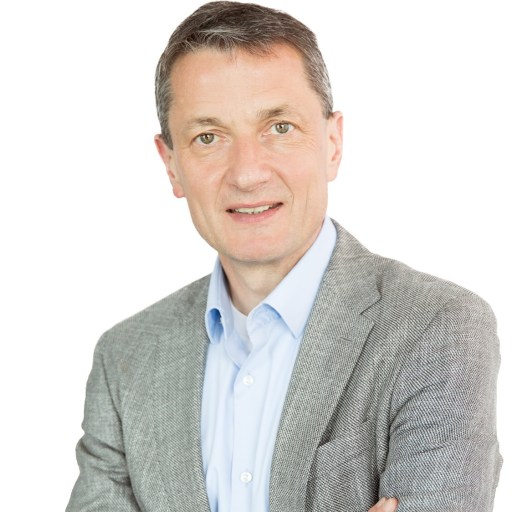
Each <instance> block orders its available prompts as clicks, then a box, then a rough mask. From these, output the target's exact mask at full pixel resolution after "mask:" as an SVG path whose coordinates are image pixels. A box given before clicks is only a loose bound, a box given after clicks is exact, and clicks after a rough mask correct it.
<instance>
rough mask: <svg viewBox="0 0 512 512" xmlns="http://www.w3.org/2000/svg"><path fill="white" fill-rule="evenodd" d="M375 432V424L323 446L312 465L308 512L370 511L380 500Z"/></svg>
mask: <svg viewBox="0 0 512 512" xmlns="http://www.w3.org/2000/svg"><path fill="white" fill-rule="evenodd" d="M378 489H379V481H378V475H377V465H376V460H375V431H374V428H373V425H372V424H371V422H365V423H363V424H362V425H361V426H360V428H359V429H358V430H356V431H350V432H344V433H340V434H339V435H337V436H336V437H335V438H333V439H331V440H329V441H328V442H326V443H325V444H323V445H320V446H319V447H318V448H317V450H316V454H315V458H314V459H313V464H312V466H311V472H310V477H309V481H308V487H307V491H306V510H309V511H312V512H313V511H314V512H334V511H336V512H337V511H350V512H359V511H361V512H363V511H364V512H366V511H367V510H368V509H369V508H371V507H372V506H373V505H375V503H376V502H377V501H378Z"/></svg>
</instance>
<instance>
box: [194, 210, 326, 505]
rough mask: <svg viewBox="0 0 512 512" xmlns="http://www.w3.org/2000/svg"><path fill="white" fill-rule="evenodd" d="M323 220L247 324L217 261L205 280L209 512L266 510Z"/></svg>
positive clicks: (319, 257)
mask: <svg viewBox="0 0 512 512" xmlns="http://www.w3.org/2000/svg"><path fill="white" fill-rule="evenodd" d="M335 243H336V229H335V228H334V225H333V223H332V221H331V220H330V219H328V218H326V219H325V221H324V223H323V226H322V229H321V231H320V233H319V235H318V237H317V239H316V240H315V242H314V244H313V245H312V246H311V247H310V248H309V250H308V251H307V252H306V254H305V255H304V256H303V257H302V258H301V259H300V260H299V262H298V263H297V264H296V265H295V267H294V268H293V269H292V270H291V271H290V272H289V273H288V274H287V275H286V277H285V278H284V279H283V280H282V281H281V283H279V285H278V286H277V287H276V288H275V289H274V290H273V291H272V292H271V293H270V295H268V297H267V298H266V299H265V300H263V301H262V302H261V303H260V304H258V305H257V306H256V307H255V308H254V309H253V310H252V311H251V312H250V313H249V315H248V316H247V317H245V316H244V315H242V314H241V313H240V312H238V311H236V310H235V309H234V307H233V305H232V303H231V300H230V297H229V293H228V290H227V288H226V282H225V276H224V272H223V270H222V266H221V265H220V262H219V261H218V260H217V262H216V264H215V268H214V270H213V274H212V277H211V281H210V288H209V292H208V303H207V308H206V316H205V322H206V330H207V332H208V336H209V339H210V345H209V347H208V356H207V362H206V370H205V379H204V389H203V401H202V417H201V443H202V456H203V466H204V472H205V479H206V489H207V493H208V499H209V501H210V508H211V510H212V512H242V511H243V512H265V511H268V510H269V480H270V465H271V462H272V453H273V451H274V443H275V439H276V434H277V428H278V425H279V420H280V418H281V411H282V408H283V403H284V399H285V396H286V392H287V389H288V383H289V381H290V376H291V373H292V370H293V366H294V363H295V358H296V355H297V352H298V350H299V346H300V342H301V340H302V336H303V333H304V328H305V326H306V322H307V319H308V317H309V314H310V312H311V308H312V306H313V302H314V300H315V297H316V294H317V291H318V287H319V285H320V282H321V280H322V277H323V274H324V272H325V269H326V268H327V265H328V263H329V259H330V257H331V254H332V251H333V249H334V245H335Z"/></svg>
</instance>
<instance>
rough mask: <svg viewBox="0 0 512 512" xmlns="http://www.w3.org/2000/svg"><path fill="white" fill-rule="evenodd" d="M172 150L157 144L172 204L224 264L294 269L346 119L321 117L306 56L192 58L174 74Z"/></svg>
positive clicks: (313, 227)
mask: <svg viewBox="0 0 512 512" xmlns="http://www.w3.org/2000/svg"><path fill="white" fill-rule="evenodd" d="M171 85H172V93H173V103H172V106H171V110H170V114H169V119H170V121H169V127H170V132H171V136H172V141H173V149H172V150H170V149H168V148H167V147H166V146H165V144H164V143H163V141H162V140H161V139H160V138H158V137H157V147H158V150H159V152H160V155H161V157H162V159H163V160H164V162H165V164H166V167H167V172H168V174H169V177H170V180H171V183H172V186H173V191H174V194H175V196H176V197H185V198H186V199H187V201H188V206H189V208H190V213H191V216H192V220H193V222H194V224H195V226H196V228H197V230H198V231H199V233H200V234H201V236H202V237H203V238H204V239H205V240H206V241H207V242H208V243H209V244H210V245H211V246H212V247H213V248H215V249H216V250H217V251H218V253H219V256H220V259H221V261H222V263H223V265H230V264H235V263H242V262H243V263H247V264H254V263H255V264H277V265H278V266H285V267H286V266H287V267H288V270H289V269H290V268H291V267H292V266H293V265H294V264H295V263H296V262H297V261H298V259H299V258H300V257H301V256H302V255H303V254H304V253H305V252H306V251H307V249H308V248H309V247H310V245H311V244H312V243H313V241H314V240H315V238H316V236H317V234H318V232H319V230H320V228H321V225H322V221H323V218H324V216H325V212H326V208H327V183H328V182H329V181H331V180H333V179H334V178H335V177H336V173H337V169H338V165H339V162H340V158H341V123H342V119H341V114H339V113H336V114H334V115H333V116H331V117H330V118H329V119H325V117H324V116H323V115H322V105H321V103H320V99H319V97H318V95H317V94H316V93H315V92H314V91H313V90H312V89H311V86H310V85H309V83H308V81H307V79H306V76H305V73H304V67H303V64H302V59H301V57H300V55H299V54H298V53H297V52H296V51H295V50H294V49H292V48H290V47H288V46H285V45H278V46H275V47H274V49H273V53H272V54H270V55H268V56H264V57H261V56H254V55H250V54H248V53H246V52H240V51H238V52H236V53H235V54H234V55H230V54H229V53H224V52H219V51H215V50H209V49H205V50H201V51H198V52H196V53H190V54H187V55H185V56H184V57H182V58H181V59H180V60H178V62H176V64H175V66H174V68H173V70H172V73H171Z"/></svg>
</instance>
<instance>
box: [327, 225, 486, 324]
mask: <svg viewBox="0 0 512 512" xmlns="http://www.w3.org/2000/svg"><path fill="white" fill-rule="evenodd" d="M336 227H337V230H338V242H337V246H338V247H337V249H336V250H335V252H334V254H333V260H338V261H335V262H334V266H337V267H342V266H350V265H352V266H353V267H354V268H357V272H358V273H359V275H365V276H366V277H367V282H370V279H368V276H371V282H372V284H373V283H374V285H375V286H376V288H377V291H378V294H379V296H380V300H379V301H378V308H377V309H378V310H379V311H380V312H381V315H383V316H384V317H386V318H388V319H389V321H390V322H391V321H392V322H393V323H394V324H395V325H396V324H397V323H402V324H408V325H411V323H414V324H417V325H418V326H419V325H421V324H423V325H424V326H425V327H426V326H427V325H428V324H429V323H430V321H431V320H432V319H433V318H434V317H436V316H439V315H442V314H443V313H445V314H446V315H447V316H450V315H452V316H453V315H455V316H459V317H461V318H462V317H475V318H477V317H478V318H481V319H485V321H486V322H488V323H489V324H490V325H489V326H490V328H493V327H494V322H495V319H494V315H493V313H492V310H491V308H490V307H489V305H488V304H487V302H486V301H485V300H483V299H482V298H481V297H479V296H478V295H477V294H475V293H474V292H472V291H470V290H468V289H466V288H464V287H462V286H460V285H458V284H456V283H453V282H451V281H449V280H447V279H442V278H439V277H436V276H433V275H431V274H428V273H425V272H422V271H419V270H416V269H413V268H411V267H410V266H408V265H406V264H405V263H402V262H401V261H398V260H395V259H392V258H388V257H384V256H381V255H379V254H375V253H373V252H371V251H369V250H368V249H366V248H365V247H364V246H363V245H362V244H360V243H359V242H358V241H357V239H355V238H354V237H353V236H352V235H351V234H350V233H348V232H347V231H345V230H344V229H343V228H342V227H341V226H339V225H337V226H336ZM343 245H345V248H343ZM353 262H357V263H353ZM340 275H342V273H341V272H340ZM381 318H382V317H381Z"/></svg>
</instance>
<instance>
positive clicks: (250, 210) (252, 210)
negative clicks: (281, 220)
mask: <svg viewBox="0 0 512 512" xmlns="http://www.w3.org/2000/svg"><path fill="white" fill-rule="evenodd" d="M281 205H282V203H274V204H264V205H261V206H253V207H246V206H241V207H239V208H228V210H227V212H228V213H241V214H243V215H258V214H261V213H264V212H267V211H269V210H275V209H276V208H278V207H279V206H281Z"/></svg>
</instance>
